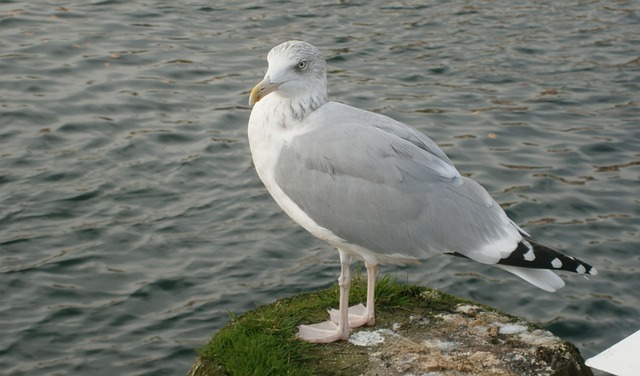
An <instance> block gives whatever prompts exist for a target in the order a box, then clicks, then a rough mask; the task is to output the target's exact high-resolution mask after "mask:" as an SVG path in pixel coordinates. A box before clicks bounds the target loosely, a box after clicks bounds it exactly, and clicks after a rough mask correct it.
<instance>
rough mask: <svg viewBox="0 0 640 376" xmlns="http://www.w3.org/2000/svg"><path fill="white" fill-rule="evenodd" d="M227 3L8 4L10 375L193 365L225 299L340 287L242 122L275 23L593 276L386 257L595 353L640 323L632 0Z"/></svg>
mask: <svg viewBox="0 0 640 376" xmlns="http://www.w3.org/2000/svg"><path fill="white" fill-rule="evenodd" d="M238 3H239V2H232V1H216V2H213V1H185V0H179V1H119V0H105V1H73V0H67V1H42V0H41V1H29V2H19V1H4V2H2V3H1V4H0V112H1V114H0V300H1V303H0V332H1V333H2V335H1V336H0V370H1V371H0V373H6V374H11V375H23V374H29V375H50V374H58V375H67V374H69V375H80V374H92V375H113V374H118V375H142V374H154V375H175V374H184V373H186V372H187V370H188V369H189V367H190V365H191V363H192V361H193V360H194V358H195V356H196V352H195V350H194V349H196V348H198V347H199V346H201V345H203V344H204V343H205V342H206V341H207V340H208V338H209V337H210V335H212V334H213V333H215V331H216V330H217V329H219V328H220V327H222V326H223V325H224V324H225V323H226V322H227V321H228V317H229V316H228V313H229V312H234V313H242V312H244V311H245V310H247V309H251V308H252V307H255V306H256V305H260V304H264V303H268V302H271V301H273V300H275V299H277V298H281V297H284V296H289V295H292V294H295V293H297V292H300V291H302V290H315V289H319V288H325V287H328V286H331V285H332V284H334V283H335V280H336V278H337V273H338V265H337V252H335V251H334V250H332V249H331V248H330V247H329V246H327V245H326V244H324V243H322V242H320V241H318V240H316V239H314V238H312V237H311V236H310V235H308V234H307V233H305V232H304V231H303V230H301V229H300V228H299V227H297V226H296V225H294V224H293V223H292V222H291V221H290V220H289V219H288V218H287V217H286V216H285V215H284V214H283V213H282V212H281V211H280V210H279V208H277V206H276V204H275V203H274V202H273V201H272V200H271V198H270V197H269V196H268V194H267V193H266V191H265V189H264V188H263V187H262V185H261V183H260V182H259V180H258V177H257V176H256V174H255V171H254V170H253V167H252V165H251V160H250V154H249V149H248V145H247V141H246V123H247V120H248V117H249V111H250V108H249V107H248V106H247V105H246V103H247V96H248V91H249V89H250V88H251V87H252V86H253V84H255V83H256V82H258V81H259V80H260V79H261V78H262V75H263V74H264V71H265V69H266V62H265V55H266V53H267V52H268V50H269V49H270V48H271V47H272V46H274V45H276V44H278V43H280V42H282V41H284V40H287V39H304V40H307V41H309V42H311V43H313V44H315V45H317V46H318V47H320V48H321V49H322V51H323V52H324V53H325V55H326V57H327V59H328V62H329V76H330V78H329V85H330V94H331V96H332V98H333V99H334V100H337V101H340V102H345V103H348V104H351V105H354V106H358V107H361V108H365V109H368V110H372V111H376V112H380V113H384V114H386V115H389V116H392V117H394V118H396V119H398V120H402V121H404V122H406V123H409V124H412V125H414V126H416V127H418V128H419V129H420V130H422V131H424V132H425V133H426V134H428V135H429V136H431V137H432V138H433V139H435V140H436V141H437V142H438V143H439V144H440V145H441V146H442V147H443V149H444V150H445V151H446V152H447V153H448V154H449V156H450V157H451V159H452V160H453V161H454V163H456V165H457V167H458V168H459V170H461V171H462V172H463V173H464V174H467V175H469V176H472V177H473V178H474V179H476V180H478V181H479V182H481V183H482V184H483V185H484V186H485V187H487V189H488V190H489V191H490V192H491V193H492V194H493V195H494V197H495V198H496V200H497V201H498V202H500V203H501V204H502V205H504V207H505V208H506V209H507V211H508V213H509V214H510V216H511V217H512V218H513V219H515V220H516V221H517V222H519V223H520V224H522V225H523V226H524V227H525V229H526V230H527V231H529V232H531V233H533V234H534V235H535V236H536V237H537V238H539V239H540V240H542V241H544V242H546V243H548V244H549V245H552V246H555V247H558V248H562V249H566V250H568V251H569V252H570V253H571V254H574V255H576V256H580V257H581V258H583V259H585V260H587V261H589V262H591V263H593V264H594V265H596V266H597V268H598V270H599V271H600V274H599V275H598V276H596V277H592V278H591V279H590V280H588V281H587V280H585V279H583V278H581V277H579V276H575V275H569V274H567V275H565V277H566V280H567V287H566V288H564V289H563V290H561V291H560V292H558V293H555V294H549V293H545V292H543V291H541V290H538V289H535V288H534V287H532V286H530V285H528V284H527V283H526V282H523V281H520V280H518V279H517V278H516V277H514V276H511V275H509V274H506V273H504V272H502V271H500V270H495V269H492V268H489V267H485V266H482V265H479V264H472V263H469V262H466V261H464V260H458V259H453V258H447V257H437V258H433V259H431V260H429V261H427V262H425V263H424V264H423V265H422V266H420V267H411V268H396V267H387V268H385V269H384V270H383V272H387V273H394V274H397V275H398V276H399V277H400V278H401V279H405V280H408V281H409V282H412V283H420V284H424V285H427V286H429V287H433V288H438V289H441V290H443V291H446V292H449V293H453V294H456V295H460V296H464V297H468V298H471V299H475V300H478V301H481V302H483V303H487V304H491V305H494V306H497V307H499V308H502V309H504V310H506V311H508V312H511V313H513V314H517V315H520V316H523V317H525V318H527V319H529V320H532V321H536V322H539V323H541V324H543V325H544V326H545V327H547V328H548V329H549V330H551V331H552V332H554V333H556V334H558V335H560V336H562V337H563V338H566V339H568V340H570V341H573V342H574V343H576V345H577V346H578V347H579V348H580V349H581V351H582V353H583V355H585V357H588V356H592V355H594V354H595V353H597V352H599V351H601V350H603V349H604V348H606V347H608V346H609V345H611V344H612V343H614V342H615V341H618V340H619V339H621V338H623V337H625V336H626V335H628V334H630V333H631V332H633V331H635V330H637V329H638V326H639V322H638V317H640V302H639V300H638V293H637V291H638V289H639V288H640V280H639V279H638V278H637V276H638V262H639V261H640V256H639V254H638V251H639V247H638V245H639V241H638V238H639V233H638V231H639V227H638V226H639V224H640V200H639V198H638V197H639V196H638V188H639V184H638V182H639V180H640V179H639V178H640V121H639V119H640V109H639V103H640V95H639V94H638V93H640V54H639V51H640V33H638V25H639V24H640V6H639V5H638V3H637V2H635V1H616V2H610V1H574V2H557V1H538V2H528V1H495V2H477V3H476V2H467V1H461V0H456V1H438V2H436V1H428V2H418V1H403V2H400V1H398V2H383V1H374V2H364V1H363V2H339V1H334V2H322V1H318V2H314V3H313V5H310V4H308V3H305V2H289V1H280V2H277V3H271V2H266V1H262V2H256V3H255V4H249V5H248V4H244V3H242V4H241V5H237V4H238ZM424 3H426V4H424Z"/></svg>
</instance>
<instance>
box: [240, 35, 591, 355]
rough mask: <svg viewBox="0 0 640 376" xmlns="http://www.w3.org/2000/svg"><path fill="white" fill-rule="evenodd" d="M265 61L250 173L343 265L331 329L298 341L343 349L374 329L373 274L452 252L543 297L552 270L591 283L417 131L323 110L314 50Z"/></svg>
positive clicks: (577, 265) (295, 44) (312, 330)
mask: <svg viewBox="0 0 640 376" xmlns="http://www.w3.org/2000/svg"><path fill="white" fill-rule="evenodd" d="M267 61H268V69H267V73H266V75H265V76H264V79H263V80H262V81H260V82H259V83H258V84H257V85H256V86H255V87H254V88H253V90H251V94H250V96H249V105H251V106H253V108H252V110H251V116H250V118H249V125H248V138H249V146H250V149H251V154H252V158H253V163H254V165H255V169H256V172H257V173H258V176H259V177H260V179H261V180H262V182H263V183H264V185H265V187H266V188H267V190H268V191H269V193H270V194H271V196H272V197H273V199H274V200H275V201H276V203H278V205H279V206H280V208H282V210H283V211H284V212H285V213H286V214H287V215H289V217H291V218H292V219H293V220H294V221H295V222H297V223H298V224H299V225H300V226H302V227H304V228H305V229H306V230H307V231H309V232H310V233H311V234H313V235H314V236H316V237H318V238H320V239H322V240H324V241H326V242H327V243H329V244H330V245H332V246H333V247H335V248H336V249H337V250H338V253H339V255H340V267H341V270H340V276H339V278H338V285H339V286H340V301H339V308H338V310H335V309H333V310H330V311H329V320H328V321H325V322H321V323H319V324H313V325H300V326H299V332H298V337H299V338H300V339H302V340H305V341H308V342H316V343H329V342H334V341H338V340H347V339H348V338H349V334H350V332H351V329H352V328H357V327H361V326H364V325H369V326H371V325H374V324H375V313H374V299H375V282H376V277H377V272H378V265H380V264H389V263H392V264H399V265H405V264H409V263H417V262H419V261H420V260H424V259H426V258H428V257H431V256H435V255H438V254H450V255H454V256H460V257H464V258H467V259H470V260H473V261H476V262H479V263H482V264H489V265H494V266H497V267H500V268H502V269H504V270H506V271H507V272H511V273H513V274H515V275H517V276H519V277H521V278H522V279H524V280H526V281H527V282H530V283H531V284H533V285H535V286H537V287H539V288H541V289H543V290H546V291H550V292H553V291H556V290H557V289H559V288H561V287H563V286H564V282H563V280H562V279H561V278H560V277H558V276H557V275H556V274H555V273H554V272H553V270H566V271H570V272H575V273H578V274H591V275H595V274H596V273H597V271H596V269H595V268H594V267H592V266H591V265H589V264H587V263H585V262H582V261H580V260H578V259H576V258H574V257H571V256H567V255H565V254H563V253H561V252H559V251H556V250H554V249H552V248H550V247H547V246H544V245H542V244H540V243H538V242H537V241H536V240H534V239H533V238H532V237H531V236H530V235H529V234H528V233H526V232H525V231H524V230H523V229H521V228H520V227H519V226H518V225H516V224H515V223H514V222H513V221H512V220H511V219H509V218H508V217H507V215H506V214H505V212H504V211H503V210H502V208H501V207H500V205H498V203H496V201H494V200H493V198H491V196H490V195H489V193H487V191H486V190H485V189H484V188H483V187H482V186H481V185H480V184H478V183H476V182H475V181H474V180H471V179H469V178H466V177H464V176H462V175H460V172H458V170H457V169H456V168H455V166H454V165H453V163H452V162H451V160H450V159H449V158H448V157H447V156H446V155H445V153H444V152H443V151H442V150H441V149H440V148H439V147H438V145H437V144H436V143H435V142H434V141H432V140H431V139H430V138H428V137H427V136H425V135H424V134H423V133H421V132H419V131H418V130H416V129H415V128H413V127H411V126H409V125H406V124H403V123H401V122H398V121H395V120H393V119H391V118H389V117H387V116H383V115H381V114H377V113H373V112H369V111H365V110H361V109H358V108H355V107H351V106H348V105H345V104H341V103H338V102H333V101H329V99H328V96H327V65H326V61H325V59H324V58H323V56H322V54H321V53H320V51H319V50H318V49H317V48H316V47H314V46H313V45H311V44H309V43H306V42H303V41H287V42H284V43H282V44H280V45H278V46H276V47H274V48H273V49H271V51H270V52H269V54H268V55H267ZM354 257H355V258H357V259H361V260H363V261H364V264H365V267H366V270H367V300H366V305H363V304H358V305H355V306H353V307H349V288H350V286H351V270H350V265H351V261H352V259H353V258H354Z"/></svg>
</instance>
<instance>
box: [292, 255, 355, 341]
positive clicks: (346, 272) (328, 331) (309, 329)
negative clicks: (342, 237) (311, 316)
mask: <svg viewBox="0 0 640 376" xmlns="http://www.w3.org/2000/svg"><path fill="white" fill-rule="evenodd" d="M338 252H340V277H339V278H338V285H339V286H340V307H339V311H337V313H338V314H337V320H336V321H337V322H334V321H325V322H321V323H319V324H313V325H300V326H299V327H298V329H299V332H298V337H300V339H303V340H305V341H307V342H317V343H329V342H335V341H338V340H347V339H349V332H350V329H349V308H348V307H349V289H350V288H351V255H349V254H347V253H345V252H343V251H341V250H340V249H338ZM332 311H335V310H332ZM336 324H337V325H336Z"/></svg>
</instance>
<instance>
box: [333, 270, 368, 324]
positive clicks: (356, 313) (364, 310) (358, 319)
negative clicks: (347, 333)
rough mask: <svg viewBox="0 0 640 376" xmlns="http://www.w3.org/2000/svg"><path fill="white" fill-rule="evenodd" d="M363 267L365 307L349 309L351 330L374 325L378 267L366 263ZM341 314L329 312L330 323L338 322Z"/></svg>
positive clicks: (360, 305) (356, 306)
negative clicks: (364, 274) (365, 282)
mask: <svg viewBox="0 0 640 376" xmlns="http://www.w3.org/2000/svg"><path fill="white" fill-rule="evenodd" d="M364 265H365V267H366V268H367V306H366V307H365V306H363V305H362V304H358V305H355V306H353V307H349V311H348V317H349V327H351V328H359V327H361V326H364V325H367V326H372V325H375V323H376V318H375V296H376V278H377V276H378V265H377V264H369V263H368V262H365V263H364ZM341 314H342V312H341V311H336V310H335V309H332V310H331V311H329V316H330V317H331V321H333V322H334V323H339V322H340V315H341Z"/></svg>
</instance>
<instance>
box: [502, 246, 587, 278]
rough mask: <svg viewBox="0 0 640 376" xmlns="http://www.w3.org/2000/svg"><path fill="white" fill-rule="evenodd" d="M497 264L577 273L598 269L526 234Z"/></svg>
mask: <svg viewBox="0 0 640 376" xmlns="http://www.w3.org/2000/svg"><path fill="white" fill-rule="evenodd" d="M498 264H502V265H511V266H517V267H522V268H534V269H549V270H564V271H568V272H572V273H577V274H589V275H596V274H598V270H597V269H596V268H594V267H593V266H591V265H589V264H587V263H586V262H584V261H581V260H578V259H577V258H575V257H573V256H567V255H565V254H563V253H562V252H560V251H557V250H555V249H553V248H550V247H547V246H545V245H542V244H540V243H538V242H537V241H535V240H533V239H531V238H529V237H528V236H523V239H522V240H521V241H520V243H518V246H517V247H516V249H515V250H514V251H513V252H511V254H510V255H509V257H506V258H503V259H502V260H500V261H498Z"/></svg>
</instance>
